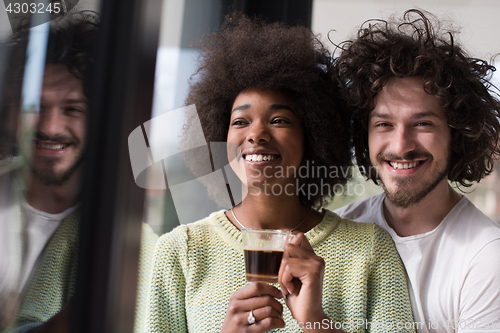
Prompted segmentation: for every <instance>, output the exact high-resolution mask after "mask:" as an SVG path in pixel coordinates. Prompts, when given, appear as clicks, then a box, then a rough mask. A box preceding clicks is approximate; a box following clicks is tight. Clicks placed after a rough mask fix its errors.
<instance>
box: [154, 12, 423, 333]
mask: <svg viewBox="0 0 500 333" xmlns="http://www.w3.org/2000/svg"><path fill="white" fill-rule="evenodd" d="M330 68H331V64H330V56H329V54H328V52H327V51H326V50H325V49H324V48H323V46H322V45H321V44H320V43H319V42H318V41H317V40H316V39H315V37H314V36H313V35H312V33H311V31H310V30H308V29H306V28H303V27H291V28H290V27H285V26H284V25H281V24H265V23H262V22H259V21H252V20H250V19H248V18H245V17H243V16H241V15H232V16H229V17H228V18H226V21H225V23H224V25H223V27H222V29H221V31H220V32H219V33H216V34H213V35H211V36H209V38H208V39H207V40H205V42H204V44H203V55H202V58H201V66H200V69H199V71H198V80H197V81H196V82H195V83H193V84H192V85H191V89H190V93H189V96H188V98H187V104H196V108H197V110H198V115H199V119H200V121H201V124H202V127H203V131H204V134H205V138H206V140H207V142H218V141H227V142H228V143H230V145H229V146H232V145H233V146H237V147H239V149H240V151H241V156H240V157H241V158H237V159H236V160H235V161H233V162H232V163H231V165H232V167H233V169H234V170H235V172H236V173H237V174H238V176H239V178H240V179H241V180H242V182H243V183H244V184H245V185H247V189H248V193H247V194H246V196H245V197H244V199H243V200H242V202H241V203H240V204H239V205H237V206H236V207H234V208H233V209H232V210H229V211H219V212H215V213H213V214H211V215H210V216H209V217H207V218H205V219H203V220H201V221H198V222H195V223H192V224H189V225H183V226H179V227H178V228H176V229H175V230H173V231H172V232H171V233H169V234H166V235H164V236H162V237H161V238H160V240H159V242H158V244H157V247H156V251H155V252H156V253H155V259H154V261H155V262H154V268H153V272H152V285H151V287H150V295H149V301H148V309H147V312H148V315H147V316H148V318H147V325H148V332H160V331H162V332H187V331H189V332H246V331H248V332H267V331H269V330H271V329H278V330H276V331H277V332H302V331H306V332H314V331H315V330H318V329H321V330H322V331H325V332H327V331H331V332H341V331H340V330H338V328H340V329H342V330H344V331H349V332H364V331H370V332H391V331H392V332H406V331H413V330H412V329H411V328H410V329H405V328H404V326H403V327H401V325H400V326H398V327H397V328H396V327H394V328H391V327H388V326H387V325H389V324H386V326H383V327H382V325H383V324H382V323H393V324H394V326H395V325H396V323H398V324H401V323H403V325H404V323H407V322H408V323H410V322H411V321H412V315H411V309H410V305H409V298H408V291H407V287H406V280H405V276H404V272H403V267H402V265H401V262H400V259H399V257H398V255H397V252H396V250H395V248H394V245H393V243H392V241H391V239H390V237H389V236H388V235H387V234H386V233H385V232H383V231H382V230H381V229H379V228H378V227H376V226H375V225H374V224H359V223H354V222H351V221H349V220H342V219H340V218H339V217H338V216H337V215H335V214H333V213H331V212H329V211H324V212H322V213H320V212H318V211H317V210H314V209H312V207H313V206H314V207H321V206H322V205H324V204H325V202H326V199H327V198H329V197H331V196H333V194H334V191H335V190H336V189H340V188H341V186H342V185H345V184H346V182H347V178H348V176H349V172H348V171H347V170H350V169H349V168H350V167H351V157H350V151H349V148H348V138H349V130H348V129H349V124H348V122H347V120H346V118H347V117H346V116H345V115H344V114H343V113H342V112H343V109H342V106H341V104H340V102H339V101H338V100H337V85H336V83H335V82H333V81H332V79H331V77H332V75H331V72H330ZM193 119H194V118H193ZM193 123H194V122H192V121H188V123H187V126H186V133H185V137H186V140H187V141H189V140H190V138H191V137H192V136H190V134H189V133H190V128H191V125H192V124H193ZM191 164H192V165H194V166H197V165H199V163H191ZM194 169H196V167H194ZM325 170H326V172H325ZM242 228H255V229H282V230H292V231H293V233H294V235H295V237H293V238H292V239H291V240H290V241H289V243H288V244H287V245H286V246H285V252H284V256H283V258H284V259H283V261H282V263H281V267H280V272H279V285H271V284H264V283H247V282H246V281H245V268H244V259H243V249H242V247H241V232H240V230H241V229H242ZM375 325H378V326H377V327H375Z"/></svg>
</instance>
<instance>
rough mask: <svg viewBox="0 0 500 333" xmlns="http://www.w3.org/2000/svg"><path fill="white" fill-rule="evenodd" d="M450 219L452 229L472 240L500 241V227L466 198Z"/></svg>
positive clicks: (458, 205)
mask: <svg viewBox="0 0 500 333" xmlns="http://www.w3.org/2000/svg"><path fill="white" fill-rule="evenodd" d="M456 208H458V209H454V210H453V211H452V212H451V213H452V214H450V216H449V218H450V219H451V220H452V221H449V222H451V223H448V224H449V226H450V228H451V229H453V230H454V231H456V232H459V233H460V234H461V235H468V236H469V237H471V240H470V241H472V239H476V240H478V239H484V241H490V240H494V239H500V225H499V224H498V223H496V222H494V221H493V220H492V219H491V218H489V217H488V216H486V215H485V214H484V213H483V212H482V211H481V210H480V209H479V208H477V207H476V206H475V205H474V204H473V203H472V202H471V201H470V200H469V199H467V198H466V197H464V198H462V200H460V202H459V203H458V204H457V207H456Z"/></svg>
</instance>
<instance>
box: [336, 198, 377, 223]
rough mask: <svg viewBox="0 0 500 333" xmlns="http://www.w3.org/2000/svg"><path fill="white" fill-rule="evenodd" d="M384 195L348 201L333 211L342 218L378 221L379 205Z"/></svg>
mask: <svg viewBox="0 0 500 333" xmlns="http://www.w3.org/2000/svg"><path fill="white" fill-rule="evenodd" d="M384 198H385V195H384V194H383V193H382V194H378V195H374V196H372V197H369V198H368V199H365V200H361V201H356V202H352V203H349V204H347V205H345V206H343V207H341V208H338V209H336V210H334V213H336V214H338V215H339V216H341V217H343V218H347V219H350V220H353V221H358V222H379V221H378V216H379V215H380V207H381V205H382V201H383V200H384Z"/></svg>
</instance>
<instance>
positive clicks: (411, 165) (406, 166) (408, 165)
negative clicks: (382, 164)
mask: <svg viewBox="0 0 500 333" xmlns="http://www.w3.org/2000/svg"><path fill="white" fill-rule="evenodd" d="M420 163H421V162H420V161H416V162H411V163H398V162H389V164H390V166H391V167H393V168H394V169H413V168H414V167H416V166H417V165H419V164H420Z"/></svg>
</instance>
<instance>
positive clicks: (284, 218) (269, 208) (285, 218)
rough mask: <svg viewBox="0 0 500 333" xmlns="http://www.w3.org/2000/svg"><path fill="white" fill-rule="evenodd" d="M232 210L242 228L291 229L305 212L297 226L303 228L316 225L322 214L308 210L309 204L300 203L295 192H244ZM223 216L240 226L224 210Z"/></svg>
mask: <svg viewBox="0 0 500 333" xmlns="http://www.w3.org/2000/svg"><path fill="white" fill-rule="evenodd" d="M233 210H234V213H235V215H236V217H237V219H238V220H239V221H240V223H241V224H243V225H244V227H245V228H252V229H282V230H291V229H294V228H295V227H297V225H299V224H300V223H301V222H302V221H303V220H304V219H305V218H306V216H307V219H306V220H305V221H304V223H302V224H301V225H300V227H299V228H298V229H297V230H299V231H302V232H305V231H308V230H310V229H312V228H313V227H314V226H316V225H317V224H318V223H319V222H321V219H322V215H321V214H320V213H318V212H316V211H312V212H311V213H310V214H309V211H310V207H309V206H307V205H306V204H304V203H302V202H301V201H300V199H299V197H298V196H286V195H284V196H273V195H265V194H260V195H253V194H252V193H248V195H247V196H246V197H245V199H244V200H243V201H242V202H241V204H239V205H238V206H236V207H235V208H234V209H233ZM308 214H309V215H308ZM226 216H227V217H228V218H229V220H230V221H231V222H232V223H233V224H234V225H235V226H236V227H237V228H238V229H241V226H240V225H239V224H238V222H237V221H236V220H235V219H234V217H233V214H232V213H231V212H226Z"/></svg>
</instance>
